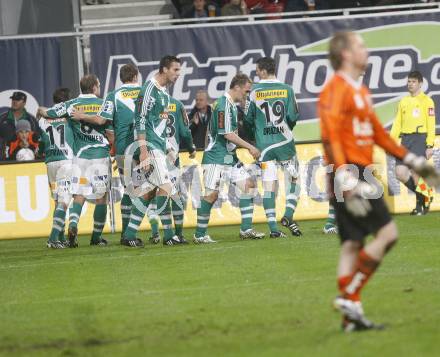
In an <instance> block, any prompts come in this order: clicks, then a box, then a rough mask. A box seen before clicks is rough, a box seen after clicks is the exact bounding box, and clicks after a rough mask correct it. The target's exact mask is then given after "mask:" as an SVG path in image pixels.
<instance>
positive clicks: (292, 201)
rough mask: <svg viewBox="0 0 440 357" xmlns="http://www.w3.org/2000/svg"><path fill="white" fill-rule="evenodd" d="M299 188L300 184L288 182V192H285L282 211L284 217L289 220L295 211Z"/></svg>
mask: <svg viewBox="0 0 440 357" xmlns="http://www.w3.org/2000/svg"><path fill="white" fill-rule="evenodd" d="M300 190H301V185H299V184H298V185H297V184H296V182H291V183H290V185H289V192H287V195H286V211H285V212H284V217H286V218H288V219H289V220H291V219H292V218H293V214H294V213H295V209H296V205H297V204H298V197H299V192H300Z"/></svg>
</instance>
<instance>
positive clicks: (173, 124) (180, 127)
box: [166, 97, 196, 242]
mask: <svg viewBox="0 0 440 357" xmlns="http://www.w3.org/2000/svg"><path fill="white" fill-rule="evenodd" d="M166 135H167V159H168V169H169V172H170V176H171V182H172V184H173V186H174V187H173V189H174V190H176V191H177V194H176V195H173V196H172V197H174V198H176V199H172V201H171V212H172V214H173V220H174V230H175V234H176V236H178V237H179V239H180V241H182V242H186V240H185V238H184V237H183V215H184V211H185V207H186V198H187V195H186V187H185V185H184V184H183V182H182V180H181V177H180V176H181V172H180V160H179V150H180V144H181V142H182V141H183V142H184V143H185V146H186V148H187V149H188V151H189V157H190V158H191V159H193V158H195V156H196V147H195V146H194V143H193V139H192V135H191V131H190V130H189V119H188V115H187V113H186V111H185V107H184V106H183V103H182V102H181V101H179V100H177V99H175V98H172V97H171V98H170V104H169V106H168V120H167V129H166Z"/></svg>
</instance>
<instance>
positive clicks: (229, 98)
mask: <svg viewBox="0 0 440 357" xmlns="http://www.w3.org/2000/svg"><path fill="white" fill-rule="evenodd" d="M224 96H225V97H226V98H227V99H228V100H229V101H230V102H231V104H234V105H235V103H234V100H233V99H232V97H231V95H230V94H229V93H228V92H225V94H224Z"/></svg>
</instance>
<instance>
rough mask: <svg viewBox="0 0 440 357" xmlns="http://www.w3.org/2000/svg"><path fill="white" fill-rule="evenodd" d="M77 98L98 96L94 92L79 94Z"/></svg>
mask: <svg viewBox="0 0 440 357" xmlns="http://www.w3.org/2000/svg"><path fill="white" fill-rule="evenodd" d="M78 98H98V97H97V96H96V95H94V94H80V95H79V96H78Z"/></svg>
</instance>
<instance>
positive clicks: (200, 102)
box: [189, 90, 212, 149]
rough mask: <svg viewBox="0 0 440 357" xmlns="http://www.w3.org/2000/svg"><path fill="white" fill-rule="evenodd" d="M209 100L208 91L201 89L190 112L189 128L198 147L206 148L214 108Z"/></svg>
mask: <svg viewBox="0 0 440 357" xmlns="http://www.w3.org/2000/svg"><path fill="white" fill-rule="evenodd" d="M208 100H209V97H208V92H207V91H206V90H199V91H198V92H197V94H196V105H195V106H194V108H193V109H192V110H191V112H190V113H189V120H190V124H189V128H190V130H191V135H192V137H193V142H194V145H195V146H196V148H197V149H204V148H205V141H206V130H207V128H208V124H209V122H210V121H211V115H212V108H211V106H210V105H209V103H208Z"/></svg>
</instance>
